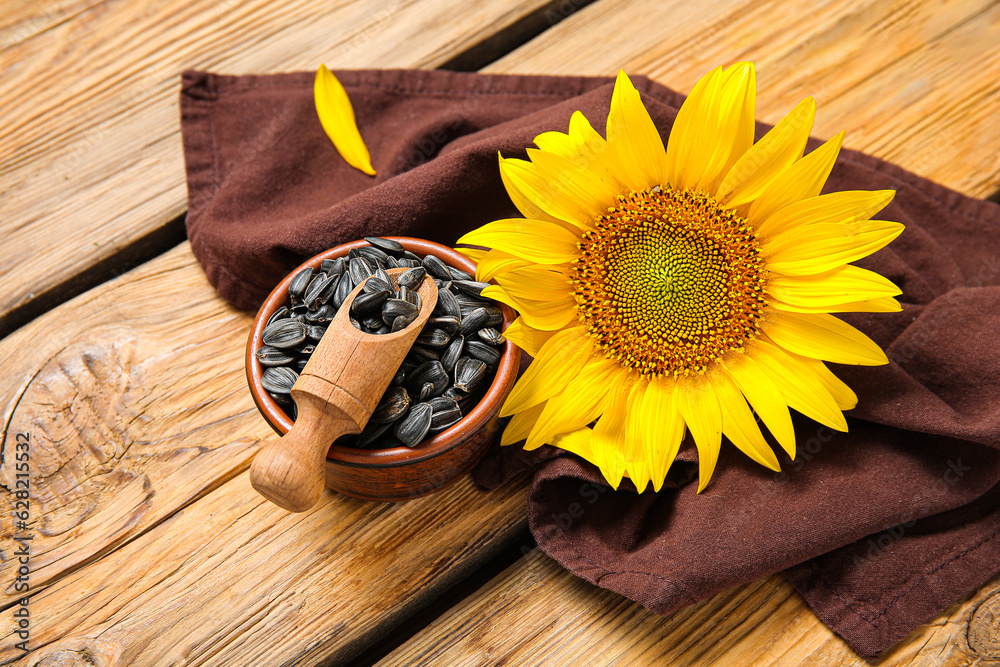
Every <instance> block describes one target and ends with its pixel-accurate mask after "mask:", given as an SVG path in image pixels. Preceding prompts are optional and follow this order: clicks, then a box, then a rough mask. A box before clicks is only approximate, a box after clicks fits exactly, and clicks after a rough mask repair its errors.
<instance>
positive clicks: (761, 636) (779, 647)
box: [378, 549, 1000, 667]
mask: <svg viewBox="0 0 1000 667" xmlns="http://www.w3.org/2000/svg"><path fill="white" fill-rule="evenodd" d="M998 590H1000V577H997V578H995V579H994V580H993V581H991V582H990V583H989V584H987V585H986V586H984V587H983V589H982V590H980V591H979V592H978V593H977V594H976V595H974V596H973V597H971V598H970V599H968V600H965V601H963V602H960V603H958V604H955V605H953V606H952V607H951V608H949V609H948V610H947V611H946V612H945V613H944V614H943V616H942V619H941V620H940V621H938V622H935V623H933V624H931V625H927V626H924V627H922V628H920V629H919V630H917V631H916V632H914V633H913V634H912V635H910V636H909V637H907V639H906V640H905V641H904V642H902V643H901V644H900V645H899V646H898V647H897V648H896V649H895V650H893V651H892V652H891V653H889V654H888V655H887V656H885V657H884V658H883V660H882V661H880V662H879V667H895V666H901V665H915V666H918V667H952V666H954V667H958V666H960V665H961V666H965V665H969V664H971V663H973V662H974V661H976V660H977V659H982V658H993V657H995V655H996V654H995V653H994V654H989V653H977V652H976V651H975V650H974V649H973V648H972V647H970V646H969V644H967V643H966V641H965V637H964V634H965V633H964V628H965V623H966V622H967V621H968V619H969V617H970V616H972V615H973V613H976V614H978V613H979V612H978V611H976V609H977V608H979V609H980V610H981V609H982V608H983V606H988V605H989V604H991V603H990V600H992V598H993V597H996V596H997V595H998V593H997V591H998ZM992 604H993V605H994V606H995V602H994V603H992ZM992 608H993V607H991V609H992ZM813 619H815V617H814V616H813V614H812V612H811V611H810V610H809V607H808V606H806V604H805V602H804V601H803V600H802V598H801V597H800V596H799V595H798V593H796V592H795V589H793V588H792V586H791V585H790V584H788V583H787V582H786V581H785V580H784V579H783V578H782V577H781V576H780V575H775V576H772V577H769V578H767V579H761V580H759V581H756V582H754V583H752V584H749V585H747V586H741V587H738V588H734V589H732V590H729V591H725V592H723V593H719V594H718V595H715V596H713V597H712V598H709V599H708V600H704V601H702V602H699V603H697V604H695V605H692V606H690V607H687V608H685V609H682V610H681V611H678V612H676V613H674V614H672V615H670V616H667V617H662V616H657V615H656V614H653V613H651V612H649V611H647V610H645V609H643V608H642V607H641V606H640V605H638V604H636V603H634V602H631V601H630V600H628V599H626V598H624V597H622V596H620V595H618V594H617V593H612V592H610V591H607V590H604V589H601V588H597V587H596V586H594V585H592V584H590V583H588V582H586V581H584V580H583V579H579V578H577V577H575V576H573V575H572V574H569V573H568V572H567V571H565V570H563V569H562V567H561V566H560V565H559V564H558V563H556V562H555V561H553V560H551V559H550V558H548V557H547V556H546V555H545V554H543V553H541V551H539V550H538V549H535V550H534V551H532V552H531V553H530V554H529V555H528V556H526V557H525V558H522V559H521V560H519V561H518V562H517V563H515V564H514V565H512V566H511V567H510V568H508V569H507V570H506V571H505V572H503V573H502V574H501V575H499V576H497V577H496V578H495V579H494V580H493V581H491V582H490V583H489V584H487V585H486V586H484V587H483V588H482V589H480V590H479V591H477V592H476V593H475V594H474V595H472V596H470V597H469V598H466V599H465V600H464V601H462V602H461V603H460V604H459V605H457V606H456V607H454V608H453V609H451V610H449V611H448V612H447V613H446V614H444V615H443V616H442V617H440V618H438V619H437V620H435V621H434V622H433V623H432V624H431V625H430V626H428V628H427V629H426V630H425V631H424V632H422V633H420V634H419V635H417V636H416V637H414V638H413V639H411V640H410V641H409V642H407V643H406V644H404V645H403V646H400V647H399V648H398V649H397V650H395V651H393V652H392V653H390V654H389V655H388V656H386V658H385V659H383V660H382V661H380V662H379V663H378V664H379V665H380V666H381V667H391V666H394V665H449V667H464V666H466V665H468V666H472V665H495V664H511V665H518V666H519V667H528V666H531V665H583V664H585V665H593V666H595V667H597V666H599V665H643V666H645V665H671V666H674V667H682V666H685V665H709V664H727V665H741V666H746V667H751V666H753V667H786V666H788V665H839V666H842V667H865V665H867V664H868V663H866V662H865V661H864V660H862V659H861V658H859V657H858V656H857V655H856V654H855V653H854V652H853V651H851V650H850V649H849V648H848V647H847V645H846V644H844V642H843V640H841V639H840V638H839V637H837V636H836V635H834V634H832V633H831V632H829V631H828V630H827V631H825V632H822V631H817V625H818V624H817V623H815V622H813ZM995 627H996V626H995V624H994V625H993V629H994V630H995ZM819 628H822V626H819ZM823 630H825V628H823ZM992 641H993V643H994V646H995V642H996V640H995V639H993V640H992ZM973 646H976V644H975V643H973ZM981 664H993V663H992V662H985V663H981Z"/></svg>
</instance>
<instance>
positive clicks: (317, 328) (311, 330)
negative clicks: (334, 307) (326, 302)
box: [306, 306, 326, 341]
mask: <svg viewBox="0 0 1000 667" xmlns="http://www.w3.org/2000/svg"><path fill="white" fill-rule="evenodd" d="M323 308H326V306H323ZM323 308H320V310H322V309H323ZM325 333H326V325H325V324H307V325H306V337H307V338H311V339H313V340H316V341H318V340H322V338H323V334H325Z"/></svg>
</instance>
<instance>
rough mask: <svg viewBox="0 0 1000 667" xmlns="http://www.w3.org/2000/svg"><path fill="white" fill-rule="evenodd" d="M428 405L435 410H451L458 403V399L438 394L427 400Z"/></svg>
mask: <svg viewBox="0 0 1000 667" xmlns="http://www.w3.org/2000/svg"><path fill="white" fill-rule="evenodd" d="M427 405H429V406H431V409H432V410H434V412H439V411H441V410H449V409H451V408H453V407H455V406H456V405H458V399H456V398H452V397H450V396H438V397H436V398H432V399H430V400H429V401H427Z"/></svg>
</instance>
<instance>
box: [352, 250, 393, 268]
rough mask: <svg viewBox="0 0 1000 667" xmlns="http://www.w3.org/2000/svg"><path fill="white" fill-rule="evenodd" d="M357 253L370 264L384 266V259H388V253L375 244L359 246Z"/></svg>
mask: <svg viewBox="0 0 1000 667" xmlns="http://www.w3.org/2000/svg"><path fill="white" fill-rule="evenodd" d="M358 253H359V254H360V255H361V256H362V257H364V258H365V259H368V260H370V263H371V264H376V265H378V266H385V260H387V259H389V255H387V254H385V252H383V251H382V250H379V249H378V248H376V247H375V246H361V247H360V248H358Z"/></svg>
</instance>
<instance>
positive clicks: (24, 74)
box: [0, 0, 550, 335]
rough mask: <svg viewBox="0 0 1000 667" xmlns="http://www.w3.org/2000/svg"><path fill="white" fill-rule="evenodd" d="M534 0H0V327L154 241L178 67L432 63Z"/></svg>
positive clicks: (172, 173) (165, 213)
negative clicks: (324, 0) (1, 282)
mask: <svg viewBox="0 0 1000 667" xmlns="http://www.w3.org/2000/svg"><path fill="white" fill-rule="evenodd" d="M549 1H550V0H516V1H515V2H510V1H508V0H487V1H485V2H475V3H460V4H457V5H456V4H455V3H451V2H447V1H445V0H423V1H421V2H406V3H400V2H398V0H377V1H372V2H358V1H354V2H341V3H337V4H335V5H330V4H325V5H322V6H318V5H317V4H316V3H314V2H309V1H308V0H292V1H287V0H247V1H246V2H242V1H240V2H236V1H235V0H222V1H220V0H151V1H150V2H144V3H142V5H141V7H140V6H139V5H136V4H135V3H127V2H125V3H121V2H118V3H109V2H103V3H89V4H88V3H84V2H80V3H78V4H77V5H72V4H71V3H68V2H66V3H59V2H46V3H43V4H40V5H37V6H36V5H34V4H27V3H25V4H21V3H17V4H15V5H12V6H11V8H10V13H9V14H8V13H6V12H7V5H6V4H5V5H4V10H3V12H0V16H6V17H7V18H6V19H0V21H6V22H9V26H8V25H7V24H6V23H3V22H0V39H3V40H4V41H3V42H0V71H2V72H3V73H4V75H3V77H0V114H2V116H3V118H4V123H3V124H2V126H0V210H3V211H4V215H3V217H2V218H0V239H3V241H2V244H0V275H3V276H5V277H6V280H5V289H4V293H3V294H2V295H0V335H3V334H5V333H7V332H9V331H10V330H12V328H14V327H15V326H19V325H20V324H23V323H24V322H25V321H27V319H28V318H29V317H32V316H34V315H37V314H40V312H42V311H43V310H44V309H45V308H49V307H51V306H53V305H55V304H56V303H58V302H59V301H60V300H62V299H64V298H65V297H66V295H67V294H69V295H70V296H71V295H73V294H78V293H79V292H80V291H82V289H83V288H81V287H80V286H79V281H77V280H75V278H76V277H77V276H80V275H81V274H82V275H86V276H88V280H91V281H93V280H97V281H100V280H103V279H107V278H109V277H111V276H110V273H109V272H110V271H111V270H112V267H111V266H110V265H109V264H108V262H107V260H108V259H109V258H113V257H115V256H116V255H118V254H120V253H122V252H131V253H132V254H136V253H147V254H148V253H152V254H148V256H154V255H155V252H160V251H162V250H163V249H166V247H169V246H166V247H164V248H161V249H160V250H159V251H152V250H150V249H148V248H146V247H145V246H147V245H149V244H150V243H154V244H155V243H161V242H164V241H163V237H164V228H165V227H166V226H168V225H169V224H170V223H171V221H174V220H176V219H177V218H178V217H179V216H180V215H182V214H183V213H184V211H185V208H186V196H187V195H186V189H185V185H184V164H183V156H182V152H181V140H180V128H179V125H178V122H177V121H178V117H179V112H178V108H177V92H178V82H179V75H180V72H181V71H182V70H183V69H187V68H206V69H212V70H214V71H220V72H226V73H233V74H241V73H247V72H275V71H283V70H296V69H315V68H316V67H317V66H318V64H319V63H320V62H325V63H326V64H327V65H329V66H330V67H352V68H361V67H433V66H435V65H438V64H440V63H443V62H446V61H448V60H449V59H452V58H454V57H455V56H457V55H459V54H461V53H463V52H464V51H465V50H467V49H469V48H470V47H472V46H474V45H477V44H479V43H480V42H482V41H483V40H485V39H487V38H488V37H490V36H492V35H495V34H496V33H497V32H499V31H502V30H503V29H504V28H505V27H506V26H509V25H512V24H515V23H517V21H518V20H519V19H520V18H521V17H522V16H524V15H526V14H531V13H532V12H535V11H536V10H538V9H539V8H543V7H545V6H547V4H548V3H549ZM5 26H6V27H5ZM5 43H6V46H3V45H4V44H5ZM166 236H167V238H166V242H168V243H170V244H171V245H173V243H176V240H174V238H175V236H176V232H175V231H173V230H171V232H170V233H169V234H168V235H166ZM54 240H55V241H56V242H53V241H54ZM95 267H97V268H96V269H95ZM95 271H96V274H95ZM88 272H89V273H88ZM105 274H107V275H105ZM92 284H96V283H94V282H91V283H90V284H89V285H87V286H90V285H92ZM19 309H20V311H19Z"/></svg>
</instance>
